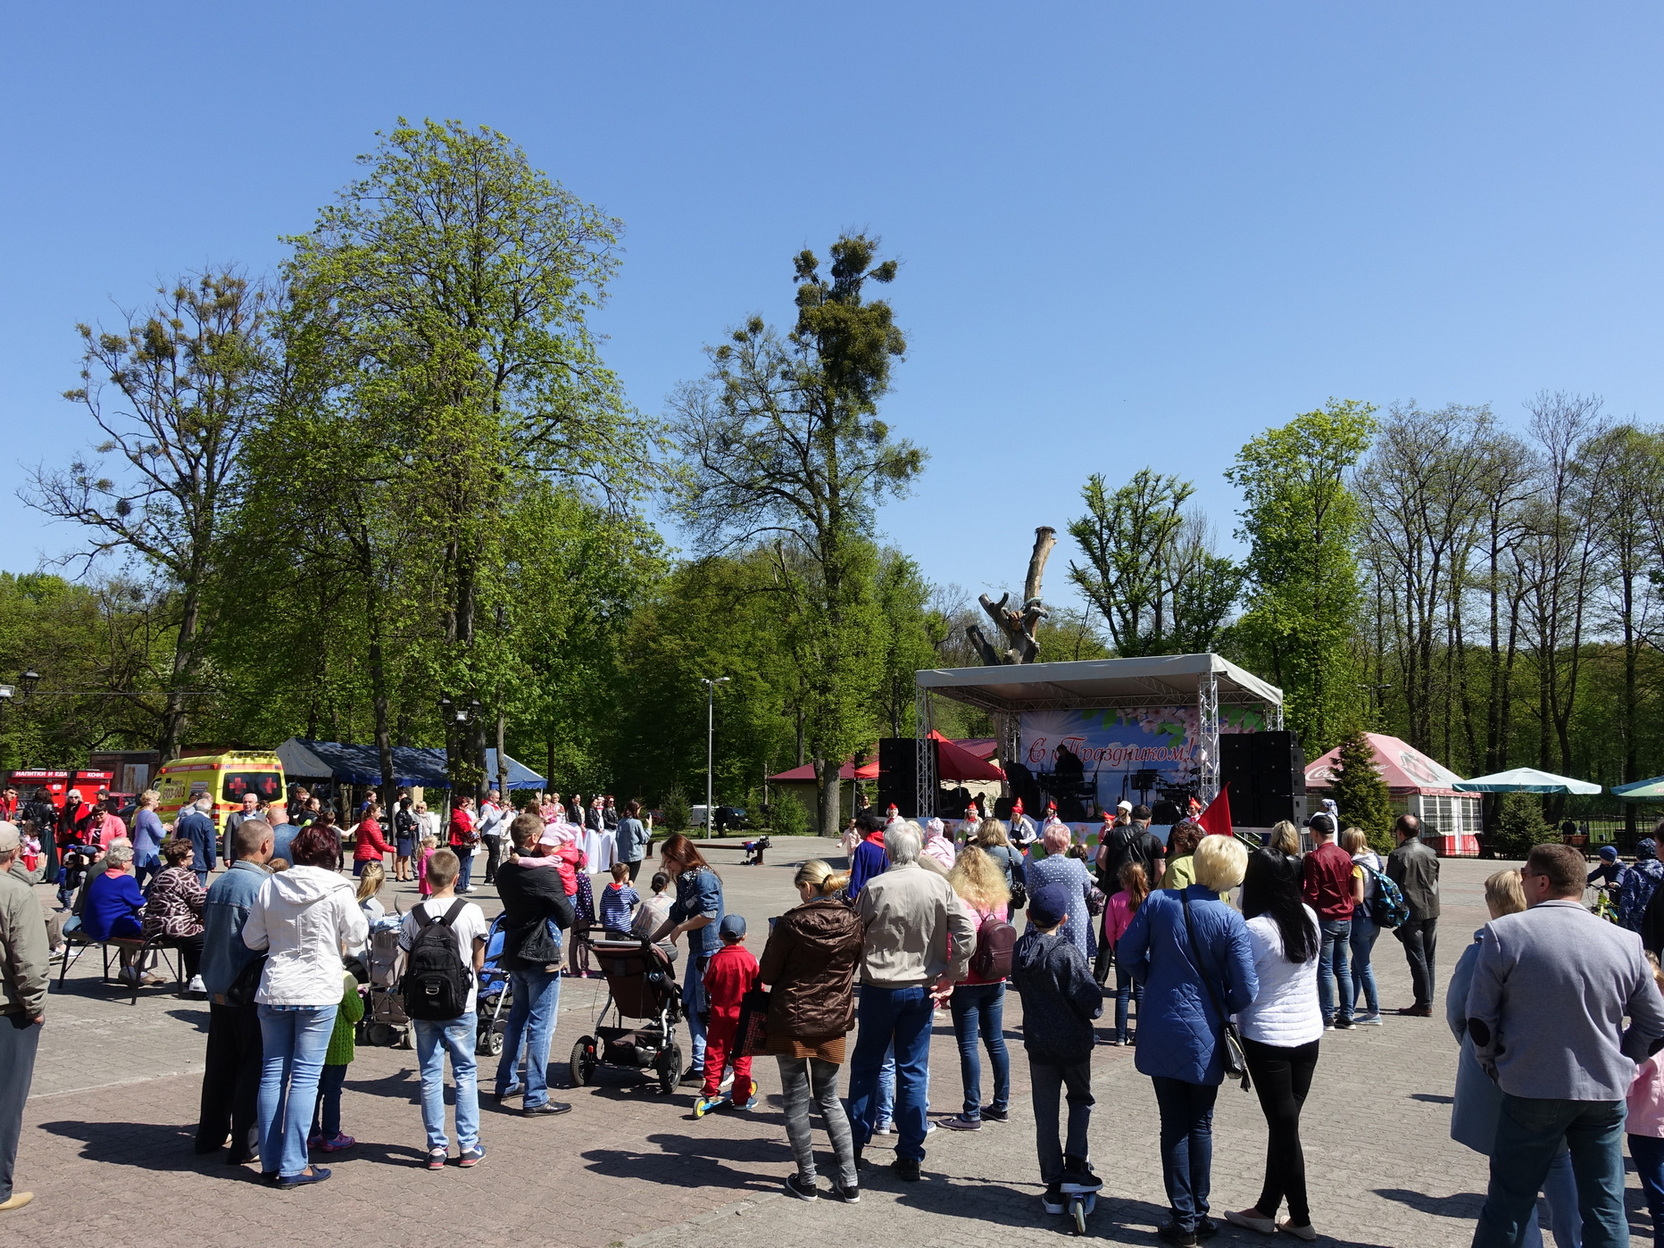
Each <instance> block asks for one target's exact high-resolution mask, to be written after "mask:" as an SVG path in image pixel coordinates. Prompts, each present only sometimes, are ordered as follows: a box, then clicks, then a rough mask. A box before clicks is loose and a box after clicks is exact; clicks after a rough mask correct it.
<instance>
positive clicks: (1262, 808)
mask: <svg viewBox="0 0 1664 1248" xmlns="http://www.w3.org/2000/svg"><path fill="white" fill-rule="evenodd" d="M1219 784H1220V787H1221V788H1223V787H1224V786H1225V785H1227V784H1229V785H1230V786H1231V797H1230V801H1231V823H1232V824H1234V825H1235V826H1236V827H1239V828H1269V827H1270V826H1271V825H1272V824H1274V823H1276V822H1277V821H1278V820H1280V819H1288V820H1292V821H1293V822H1294V823H1296V824H1298V823H1300V822H1301V821H1302V820H1303V819H1304V817H1305V813H1306V752H1305V751H1304V750H1302V749H1301V748H1300V742H1299V741H1298V740H1297V739H1296V738H1295V735H1294V734H1293V733H1292V732H1227V733H1221V734H1220V737H1219Z"/></svg>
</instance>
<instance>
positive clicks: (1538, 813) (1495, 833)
mask: <svg viewBox="0 0 1664 1248" xmlns="http://www.w3.org/2000/svg"><path fill="white" fill-rule="evenodd" d="M1559 839H1560V837H1559V834H1558V833H1556V832H1555V830H1554V829H1553V827H1551V826H1550V824H1549V822H1548V820H1547V819H1544V818H1543V799H1542V798H1540V797H1538V796H1537V795H1536V794H1534V793H1504V794H1502V800H1501V801H1499V802H1498V803H1497V809H1496V817H1495V818H1494V819H1493V820H1492V821H1491V826H1490V827H1489V828H1488V829H1487V830H1486V832H1485V848H1486V849H1488V850H1490V851H1491V853H1492V854H1493V855H1494V856H1496V857H1498V858H1524V857H1525V856H1526V855H1527V854H1528V853H1530V852H1531V847H1532V846H1533V845H1542V844H1544V843H1545V842H1548V841H1558V840H1559Z"/></svg>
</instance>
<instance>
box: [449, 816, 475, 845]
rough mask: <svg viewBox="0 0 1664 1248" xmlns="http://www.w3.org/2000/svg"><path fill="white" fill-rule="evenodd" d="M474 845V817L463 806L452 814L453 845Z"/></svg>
mask: <svg viewBox="0 0 1664 1248" xmlns="http://www.w3.org/2000/svg"><path fill="white" fill-rule="evenodd" d="M473 843H474V816H473V815H471V814H469V813H468V811H467V810H466V809H465V808H464V807H461V806H458V807H457V808H456V809H455V810H453V811H452V812H451V844H452V845H472V844H473Z"/></svg>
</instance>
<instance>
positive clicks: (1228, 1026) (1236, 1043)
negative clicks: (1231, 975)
mask: <svg viewBox="0 0 1664 1248" xmlns="http://www.w3.org/2000/svg"><path fill="white" fill-rule="evenodd" d="M1179 902H1180V904H1181V905H1183V906H1184V930H1185V934H1186V935H1188V936H1189V937H1190V948H1191V949H1192V951H1194V952H1195V954H1196V962H1197V968H1196V969H1197V970H1198V971H1200V972H1201V975H1202V987H1204V988H1206V989H1207V990H1208V1000H1209V1001H1212V1002H1213V1008H1214V1009H1216V1010H1218V1011H1219V1017H1220V1018H1222V1019H1224V1020H1225V1035H1224V1041H1225V1042H1224V1044H1223V1045H1222V1046H1221V1047H1222V1048H1223V1050H1224V1052H1222V1053H1221V1054H1220V1062H1221V1064H1222V1065H1223V1066H1224V1067H1225V1075H1226V1077H1227V1078H1230V1079H1240V1080H1241V1081H1242V1090H1243V1091H1244V1092H1246V1091H1248V1089H1249V1088H1250V1087H1252V1086H1253V1081H1252V1080H1251V1079H1250V1078H1249V1077H1248V1055H1247V1053H1246V1052H1245V1051H1244V1050H1243V1048H1242V1033H1241V1032H1239V1031H1238V1030H1237V1029H1236V1024H1235V1023H1233V1022H1232V1021H1231V1016H1230V1015H1229V1014H1227V1013H1225V1007H1224V1005H1223V1004H1221V1003H1220V1000H1219V994H1218V993H1217V992H1215V991H1214V987H1213V980H1212V978H1210V977H1209V975H1208V969H1207V967H1205V966H1203V965H1201V962H1202V946H1201V945H1200V944H1198V943H1197V941H1196V925H1195V924H1194V923H1192V922H1191V921H1190V898H1188V897H1186V896H1185V895H1184V892H1183V891H1182V890H1181V891H1180V893H1179Z"/></svg>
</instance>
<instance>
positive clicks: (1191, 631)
mask: <svg viewBox="0 0 1664 1248" xmlns="http://www.w3.org/2000/svg"><path fill="white" fill-rule="evenodd" d="M1195 492H1196V487H1195V486H1194V485H1193V484H1192V483H1190V482H1189V481H1183V480H1180V479H1179V478H1178V477H1175V476H1165V475H1163V474H1161V473H1158V472H1153V471H1151V470H1150V469H1148V468H1140V469H1139V470H1138V471H1137V472H1136V473H1134V474H1133V477H1132V480H1131V481H1129V482H1127V484H1126V485H1123V486H1121V487H1120V488H1118V489H1116V490H1113V491H1112V490H1110V489H1109V488H1108V486H1107V484H1106V483H1105V481H1104V478H1103V475H1102V474H1100V473H1094V474H1093V475H1092V476H1091V477H1089V478H1088V479H1087V482H1086V485H1085V487H1084V488H1083V489H1082V491H1081V496H1082V498H1083V500H1084V501H1085V503H1086V515H1084V516H1081V517H1080V518H1079V519H1076V520H1072V521H1070V522H1069V536H1071V537H1072V538H1074V539H1075V541H1076V542H1077V543H1078V544H1079V545H1080V548H1081V553H1082V555H1083V556H1084V557H1085V559H1086V563H1085V565H1084V566H1082V565H1080V564H1076V563H1070V564H1069V579H1070V580H1071V581H1072V582H1074V584H1075V585H1076V587H1077V588H1079V589H1080V591H1081V592H1082V593H1083V594H1085V595H1086V598H1087V600H1088V601H1089V602H1091V603H1092V605H1093V606H1095V607H1096V608H1097V609H1098V611H1099V613H1100V614H1102V615H1103V617H1104V620H1105V622H1106V623H1107V624H1108V625H1109V634H1110V638H1111V640H1112V641H1113V643H1114V645H1115V651H1116V653H1117V654H1120V655H1122V656H1123V657H1132V656H1135V655H1142V654H1184V653H1192V652H1198V651H1205V650H1211V649H1212V648H1213V645H1214V643H1215V642H1216V641H1217V640H1218V637H1219V635H1220V633H1221V632H1222V631H1223V629H1224V626H1225V622H1226V620H1227V619H1228V617H1229V615H1230V612H1231V609H1232V607H1233V606H1234V605H1235V602H1236V599H1237V596H1238V594H1239V593H1240V591H1241V585H1242V576H1241V572H1240V571H1239V570H1238V569H1237V567H1236V565H1235V564H1233V563H1232V562H1231V561H1230V560H1229V559H1227V558H1225V557H1224V556H1222V555H1219V554H1217V553H1215V552H1214V551H1213V549H1212V543H1211V541H1210V534H1209V531H1208V526H1207V522H1206V521H1205V520H1203V519H1202V518H1201V517H1200V516H1199V515H1196V514H1194V513H1186V512H1185V511H1184V510H1183V508H1184V504H1185V502H1186V501H1187V500H1188V499H1189V498H1190V497H1191V495H1193V494H1194V493H1195Z"/></svg>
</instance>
